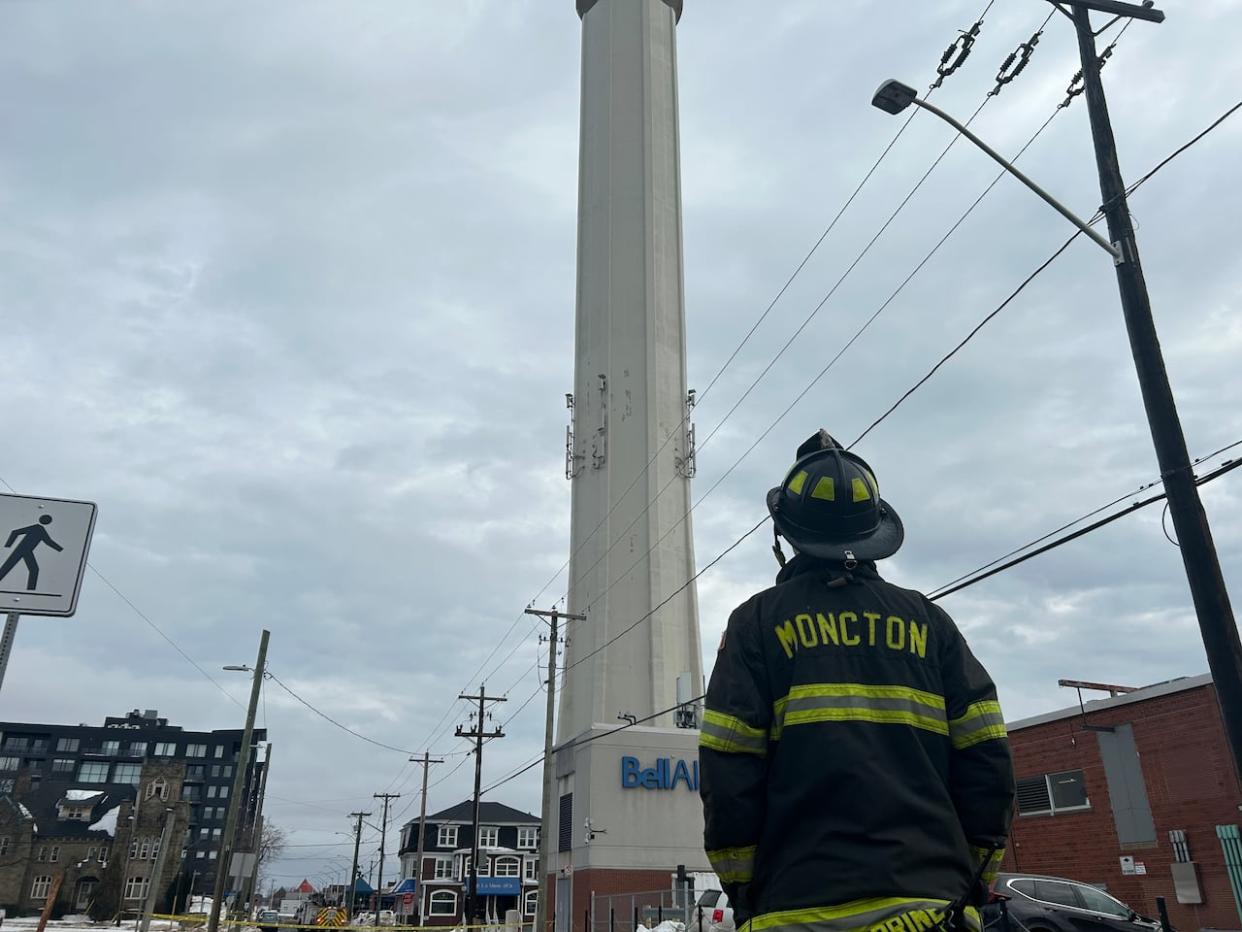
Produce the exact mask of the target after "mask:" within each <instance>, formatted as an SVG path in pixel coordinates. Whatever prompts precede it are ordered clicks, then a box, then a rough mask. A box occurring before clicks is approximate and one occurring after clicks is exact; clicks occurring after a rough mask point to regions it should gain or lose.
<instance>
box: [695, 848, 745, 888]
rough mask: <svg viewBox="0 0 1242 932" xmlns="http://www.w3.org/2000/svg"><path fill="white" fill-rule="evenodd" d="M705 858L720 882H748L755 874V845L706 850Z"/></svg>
mask: <svg viewBox="0 0 1242 932" xmlns="http://www.w3.org/2000/svg"><path fill="white" fill-rule="evenodd" d="M707 860H709V861H711V862H712V869H713V870H714V871H715V872H716V876H717V877H719V878H720V881H721V882H722V883H750V882H751V881H752V880H753V879H754V876H755V846H754V845H751V846H750V847H748V848H721V849H720V850H719V851H709V852H707Z"/></svg>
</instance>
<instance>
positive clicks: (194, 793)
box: [181, 783, 203, 802]
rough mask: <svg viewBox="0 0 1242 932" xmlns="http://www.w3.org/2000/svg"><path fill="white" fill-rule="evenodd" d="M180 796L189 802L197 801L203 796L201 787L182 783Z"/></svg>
mask: <svg viewBox="0 0 1242 932" xmlns="http://www.w3.org/2000/svg"><path fill="white" fill-rule="evenodd" d="M181 798H182V799H184V800H188V801H189V802H198V800H200V799H202V798H203V788H202V787H201V786H191V785H190V784H188V783H187V784H183V785H182V787H181Z"/></svg>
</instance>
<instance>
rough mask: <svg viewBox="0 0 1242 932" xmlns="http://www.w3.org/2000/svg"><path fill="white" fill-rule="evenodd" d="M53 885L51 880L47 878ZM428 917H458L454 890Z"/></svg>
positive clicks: (436, 896)
mask: <svg viewBox="0 0 1242 932" xmlns="http://www.w3.org/2000/svg"><path fill="white" fill-rule="evenodd" d="M47 880H48V883H51V880H52V879H51V878H50V877H49V878H47ZM427 915H428V916H456V915H457V894H456V893H454V892H453V891H452V890H437V891H436V892H435V893H433V894H431V906H430V908H428V910H427Z"/></svg>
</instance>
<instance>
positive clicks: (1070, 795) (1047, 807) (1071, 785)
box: [1018, 770, 1091, 815]
mask: <svg viewBox="0 0 1242 932" xmlns="http://www.w3.org/2000/svg"><path fill="white" fill-rule="evenodd" d="M1090 808H1091V800H1090V799H1088V798H1087V786H1086V783H1085V782H1084V781H1083V776H1082V771H1081V770H1067V771H1064V772H1063V773H1045V774H1040V775H1039V776H1038V777H1026V778H1024V779H1022V780H1019V781H1018V814H1019V815H1039V814H1054V815H1055V814H1056V813H1058V812H1066V811H1070V810H1074V809H1090Z"/></svg>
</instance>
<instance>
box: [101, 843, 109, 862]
mask: <svg viewBox="0 0 1242 932" xmlns="http://www.w3.org/2000/svg"><path fill="white" fill-rule="evenodd" d="M107 860H108V846H107V845H104V846H103V847H102V848H100V849H99V863H100V864H103V863H104V862H105V861H107Z"/></svg>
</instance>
